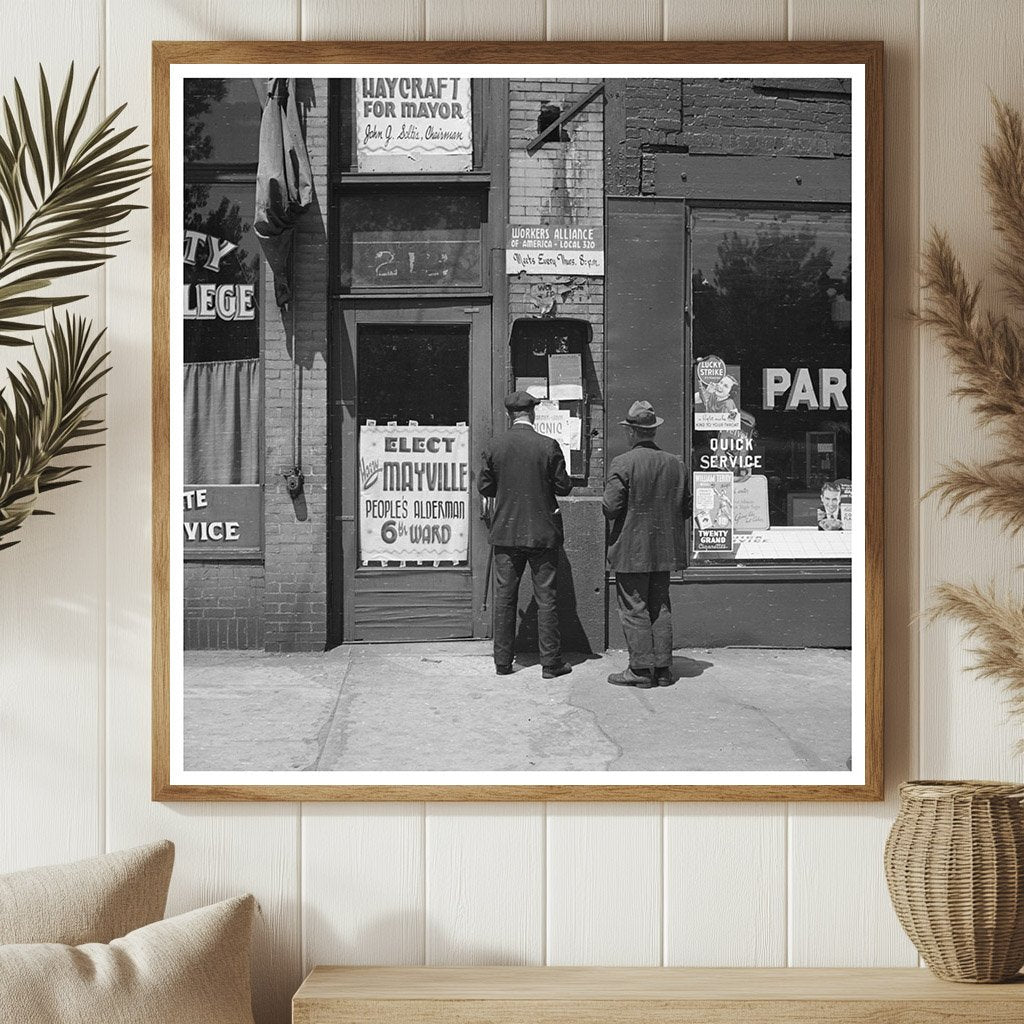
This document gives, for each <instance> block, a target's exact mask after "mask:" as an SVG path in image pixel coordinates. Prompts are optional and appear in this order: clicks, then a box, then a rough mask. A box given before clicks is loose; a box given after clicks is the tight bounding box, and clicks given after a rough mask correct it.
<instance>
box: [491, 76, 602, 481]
mask: <svg viewBox="0 0 1024 1024" xmlns="http://www.w3.org/2000/svg"><path fill="white" fill-rule="evenodd" d="M598 81H599V79H576V80H573V81H562V82H559V81H550V80H547V81H546V80H540V79H513V80H512V81H510V82H509V143H510V153H509V197H508V201H509V208H508V209H509V222H510V223H512V224H537V223H539V222H541V221H543V220H545V219H546V218H551V219H552V220H567V221H571V222H586V223H588V224H597V225H601V227H602V230H603V225H604V170H603V161H604V118H603V97H602V95H601V94H598V95H597V96H596V97H595V98H594V99H593V100H591V102H590V103H589V104H587V106H585V107H584V108H583V109H582V110H581V111H580V112H579V113H578V114H577V115H576V116H575V117H574V118H573V119H572V120H571V121H569V122H568V123H567V124H566V125H565V132H566V134H567V135H568V139H566V140H565V141H560V142H549V143H547V144H545V145H544V146H543V147H542V148H541V149H539V150H537V151H535V152H534V153H533V154H530V153H527V152H526V145H527V143H528V142H529V141H530V140H531V139H532V138H533V137H534V136H535V135H536V134H537V117H538V115H539V114H540V110H541V106H542V104H544V103H553V104H557V105H558V106H559V107H561V109H562V110H563V111H564V110H565V109H566V108H567V107H570V106H572V105H573V104H574V103H577V102H579V100H580V99H582V97H583V96H585V95H586V94H587V93H588V92H590V90H591V89H592V88H593V87H594V85H595V84H596V83H597V82H598ZM550 288H554V289H556V290H557V292H558V294H559V295H560V296H561V298H560V299H559V300H558V305H557V311H556V312H557V315H559V316H567V317H578V318H580V319H583V320H586V321H588V322H589V323H590V324H591V326H592V328H593V332H594V333H593V339H592V341H591V345H590V359H589V360H585V364H586V365H585V371H586V375H587V390H588V392H589V395H590V429H591V430H592V431H593V430H595V429H596V430H597V432H598V433H597V435H596V436H592V437H591V438H590V461H589V466H588V477H587V486H585V487H578V488H577V489H576V491H575V492H574V493H575V494H577V495H585V494H595V493H600V491H601V489H602V488H603V486H604V435H603V430H604V279H603V278H600V277H576V276H562V277H555V276H548V275H530V274H519V275H518V276H516V277H510V278H509V293H508V306H509V324H510V326H511V320H512V319H514V318H515V317H519V316H531V315H536V314H537V313H538V312H539V307H538V303H540V302H544V301H546V300H547V298H548V291H549V289H550ZM509 383H510V384H511V383H512V382H511V379H510V380H509Z"/></svg>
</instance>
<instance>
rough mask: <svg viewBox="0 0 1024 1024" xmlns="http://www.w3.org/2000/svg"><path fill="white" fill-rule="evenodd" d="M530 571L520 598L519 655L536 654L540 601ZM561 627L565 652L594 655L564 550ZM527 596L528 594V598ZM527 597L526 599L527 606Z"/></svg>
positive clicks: (560, 556)
mask: <svg viewBox="0 0 1024 1024" xmlns="http://www.w3.org/2000/svg"><path fill="white" fill-rule="evenodd" d="M529 576H530V573H529V571H527V572H525V573H524V574H523V582H522V584H521V586H520V591H519V594H520V598H519V623H518V626H517V629H516V652H517V653H521V652H523V653H532V654H536V653H537V644H538V634H537V601H536V599H535V598H534V597H533V588H532V582H531V580H530V579H529V578H528V577H529ZM557 588H558V625H559V627H560V629H561V632H562V649H563V650H565V651H574V652H576V653H580V654H592V653H594V645H593V644H592V643H591V641H590V638H589V637H588V636H587V629H586V628H585V627H584V625H583V623H582V622H581V621H580V616H579V607H578V603H577V593H576V581H575V579H574V578H573V567H572V564H571V563H570V561H569V558H568V556H567V555H566V553H565V549H564V548H563V549H562V550H561V551H560V552H559V554H558V577H557ZM526 595H529V597H528V598H526ZM524 598H526V600H525V603H524Z"/></svg>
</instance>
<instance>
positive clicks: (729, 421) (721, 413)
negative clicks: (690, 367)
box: [693, 356, 740, 430]
mask: <svg viewBox="0 0 1024 1024" xmlns="http://www.w3.org/2000/svg"><path fill="white" fill-rule="evenodd" d="M694 377H695V388H696V390H695V393H694V396H693V429H694V430H739V429H740V368H739V367H738V366H736V365H732V364H730V365H728V366H727V365H726V364H725V362H723V361H722V360H721V359H719V358H718V356H707V357H706V358H705V359H701V360H698V362H697V365H696V366H695V367H694Z"/></svg>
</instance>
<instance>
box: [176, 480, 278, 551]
mask: <svg viewBox="0 0 1024 1024" xmlns="http://www.w3.org/2000/svg"><path fill="white" fill-rule="evenodd" d="M262 497H263V488H262V487H261V486H260V485H259V484H186V485H185V490H184V495H183V499H184V500H183V509H184V516H183V526H184V533H185V559H186V560H187V561H188V560H198V559H203V558H218V559H223V558H249V557H252V556H257V555H259V554H260V552H261V551H262V537H261V523H262V521H263V514H262V505H263V502H262Z"/></svg>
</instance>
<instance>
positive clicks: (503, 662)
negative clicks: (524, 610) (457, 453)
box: [477, 391, 572, 679]
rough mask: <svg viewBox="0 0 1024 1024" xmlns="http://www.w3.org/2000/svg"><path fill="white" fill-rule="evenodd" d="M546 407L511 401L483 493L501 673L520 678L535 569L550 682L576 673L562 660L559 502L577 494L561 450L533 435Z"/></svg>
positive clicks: (488, 453)
mask: <svg viewBox="0 0 1024 1024" xmlns="http://www.w3.org/2000/svg"><path fill="white" fill-rule="evenodd" d="M538 401H539V399H537V398H534V397H533V396H532V395H531V394H529V393H528V392H526V391H516V392H514V393H513V394H511V395H509V396H508V397H507V398H506V399H505V408H506V409H508V413H509V416H510V417H511V419H512V425H511V427H510V428H509V429H508V430H507V431H506V432H505V433H504V434H499V435H497V436H496V437H493V438H491V441H490V443H489V444H488V445H487V447H486V448H485V449H484V452H483V465H482V467H481V469H480V476H479V479H478V481H477V490H478V491H479V492H480V493H481V494H482V495H483V496H484V497H486V498H493V499H494V511H493V515H492V518H491V524H490V540H491V545H492V547H493V548H494V666H495V670H496V671H497V673H498V675H500V676H503V675H508V674H509V673H510V672H511V671H512V659H513V655H514V652H515V639H516V611H517V607H518V604H519V583H520V581H521V580H522V578H523V572H524V570H525V569H526V564H527V562H529V564H530V571H531V572H532V573H533V593H534V597H535V598H536V601H537V633H538V640H539V647H540V660H541V665H542V666H543V676H544V678H545V679H554V678H555V677H556V676H562V675H565V674H566V673H567V672H571V671H572V669H571V668H570V667H569V666H568V665H567V664H566V663H565V662H564V661H563V660H562V641H561V636H560V634H559V629H558V607H557V604H556V595H555V571H556V569H557V568H558V552H559V549H560V548H561V547H562V540H563V531H562V514H561V512H560V510H559V508H558V502H557V501H556V500H555V497H556V495H560V496H564V495H566V494H568V493H569V492H570V491H571V490H572V480H570V479H569V474H568V473H567V472H566V468H565V458H564V457H563V455H562V449H561V448H560V447H559V445H558V442H557V441H555V440H554V439H553V438H550V437H544V436H543V435H542V434H538V433H537V431H536V430H534V429H533V422H534V418H535V415H536V409H535V407H536V405H537V402H538Z"/></svg>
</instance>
